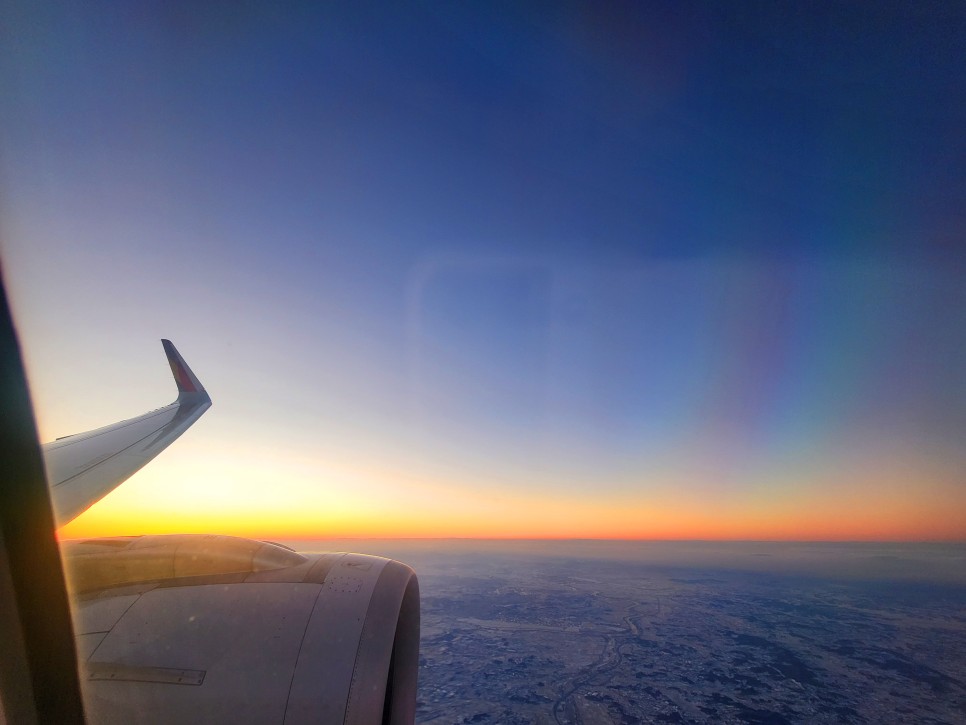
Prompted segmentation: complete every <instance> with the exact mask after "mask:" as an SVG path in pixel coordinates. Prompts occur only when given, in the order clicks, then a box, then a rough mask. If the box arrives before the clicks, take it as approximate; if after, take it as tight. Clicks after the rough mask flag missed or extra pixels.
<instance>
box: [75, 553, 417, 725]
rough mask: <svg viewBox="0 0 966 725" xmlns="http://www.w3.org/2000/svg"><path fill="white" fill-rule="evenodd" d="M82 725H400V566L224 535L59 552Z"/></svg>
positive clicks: (409, 698)
mask: <svg viewBox="0 0 966 725" xmlns="http://www.w3.org/2000/svg"><path fill="white" fill-rule="evenodd" d="M63 552H64V562H65V567H66V569H67V572H68V578H69V580H70V582H71V588H72V589H73V592H74V596H73V613H74V628H75V635H76V639H77V647H78V659H79V661H80V672H81V684H82V687H83V690H84V697H85V707H86V709H87V711H88V717H89V719H90V720H91V722H152V723H157V722H205V723H218V722H226V723H232V725H239V724H240V723H283V722H284V723H303V722H306V723H307V722H312V723H320V722H321V723H352V724H353V725H369V724H370V723H372V724H380V723H394V724H399V725H402V724H406V725H409V724H410V723H412V722H413V720H414V717H415V703H416V674H417V666H418V659H419V585H418V582H417V579H416V575H415V573H414V572H413V571H412V569H410V568H409V567H408V566H406V565H405V564H401V563H400V562H397V561H393V560H390V559H383V558H381V557H375V556H365V555H361V554H345V553H337V554H309V555H302V554H297V553H295V552H293V551H291V550H289V549H286V548H285V547H281V546H278V545H275V544H266V543H264V542H254V541H250V540H247V539H237V538H234V537H227V536H143V537H133V538H127V539H95V540H89V541H83V542H65V543H64V545H63Z"/></svg>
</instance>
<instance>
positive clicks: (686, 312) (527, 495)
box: [0, 0, 966, 540]
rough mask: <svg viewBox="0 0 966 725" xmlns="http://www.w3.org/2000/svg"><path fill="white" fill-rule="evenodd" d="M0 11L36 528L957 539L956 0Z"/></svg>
mask: <svg viewBox="0 0 966 725" xmlns="http://www.w3.org/2000/svg"><path fill="white" fill-rule="evenodd" d="M319 5H321V4H310V3H285V2H282V3H273V4H266V3H228V2H211V3H202V4H193V3H180V2H176V3H161V2H157V3H152V2H131V3H124V4H123V5H121V6H118V5H116V4H114V3H106V2H104V3H100V2H96V1H95V2H90V3H83V4H79V5H78V4H75V3H63V4H62V3H56V2H54V3H50V2H34V3H20V2H17V1H16V0H12V1H11V2H7V3H5V4H4V9H3V11H2V12H3V14H4V16H5V20H4V22H2V23H0V26H2V27H3V28H4V30H3V31H0V32H3V34H4V37H3V39H2V40H3V42H2V43H0V46H2V50H0V54H2V55H0V83H2V90H3V97H4V99H5V100H4V103H3V104H2V107H0V252H2V261H3V272H4V277H5V282H6V285H7V289H8V294H9V295H10V296H11V298H12V305H13V310H14V314H15V318H16V322H17V324H18V328H19V331H20V334H21V343H22V347H23V351H24V355H25V359H26V363H27V367H28V374H29V377H30V383H31V387H32V394H33V396H34V403H35V409H36V414H37V418H38V426H39V432H40V437H41V440H43V441H48V440H52V439H53V438H55V437H58V436H63V435H68V434H71V433H76V432H80V431H83V430H88V429H91V428H95V427H98V426H101V425H106V424H108V423H112V422H114V421H117V420H120V419H123V418H127V417H133V416H135V415H138V414H140V413H142V412H144V411H146V410H149V409H151V408H154V407H158V406H160V405H163V404H165V403H167V402H169V401H170V400H171V399H173V397H174V395H175V391H174V386H173V384H172V383H171V381H170V377H169V375H168V372H167V366H166V364H165V361H164V358H163V355H162V350H161V346H160V344H159V343H158V340H159V339H160V338H162V337H168V338H170V339H172V340H173V341H174V343H175V345H177V346H178V348H179V350H180V351H181V353H182V354H183V355H184V357H185V359H186V360H187V361H188V363H189V365H191V367H192V368H193V370H194V371H195V373H196V374H197V375H198V377H199V378H200V379H201V380H202V382H203V383H204V384H205V385H206V387H207V388H208V390H209V393H210V394H211V397H212V399H213V401H214V405H213V407H212V408H211V410H209V411H208V412H207V413H206V414H205V416H204V417H203V418H202V419H201V420H200V421H199V422H198V423H196V424H195V426H194V427H193V428H192V429H190V430H189V431H188V432H187V433H185V434H184V435H183V436H182V438H181V439H179V440H178V441H177V442H176V443H175V444H173V445H172V446H171V448H170V449H168V450H167V451H165V452H164V453H162V454H161V456H159V458H158V459H156V460H155V461H154V462H152V463H151V464H149V465H148V466H147V467H146V468H145V469H143V470H142V471H141V472H139V473H138V474H136V475H135V476H134V477H133V478H131V479H130V480H129V481H128V482H126V483H125V484H124V485H123V486H121V487H120V488H119V489H118V490H117V491H115V492H114V493H112V494H110V495H109V496H108V497H107V498H105V499H104V500H103V501H102V502H100V503H98V504H97V505H95V506H94V507H93V508H92V509H90V510H89V511H88V512H87V513H85V514H83V515H82V516H81V517H80V518H78V519H77V520H75V521H74V522H73V523H71V524H69V525H68V526H67V527H65V528H64V529H63V530H62V532H61V535H62V536H65V537H72V536H92V535H114V534H136V533H165V532H208V533H229V534H238V535H244V536H254V537H276V538H285V539H298V538H310V539H319V538H325V537H354V536H360V537H365V536H376V537H497V538H634V539H739V540H740V539H752V540H760V539H776V540H966V517H963V515H962V512H963V511H966V445H964V442H966V405H964V401H966V334H964V333H966V285H964V284H963V280H964V272H966V244H964V242H966V215H964V210H966V136H964V135H963V133H962V129H963V128H966V72H964V71H963V70H962V58H961V50H960V49H961V48H962V47H963V46H964V44H966V11H964V10H963V9H962V8H957V7H955V5H954V4H948V3H917V4H908V3H892V2H884V3H876V4H868V5H867V4H849V3H829V2H815V3H806V4H801V3H790V2H762V3H753V2H749V3H742V4H730V3H725V4H718V3H698V2H686V1H684V2H668V3H659V2H655V3H613V4H606V7H603V6H602V4H599V3H589V2H588V3H581V2H563V3H527V4H521V3H487V4H483V3H480V4H476V3H467V4H462V3H460V4H456V5H455V6H454V5H451V4H447V3H439V4H436V3H423V2H411V3H410V2H405V3H369V2H356V3H349V4H342V5H339V4H325V5H324V6H321V7H320V6H319Z"/></svg>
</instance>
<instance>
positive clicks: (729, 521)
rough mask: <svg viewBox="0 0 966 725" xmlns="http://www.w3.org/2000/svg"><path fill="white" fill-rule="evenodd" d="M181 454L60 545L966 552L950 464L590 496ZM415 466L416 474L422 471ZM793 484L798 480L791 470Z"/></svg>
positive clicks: (346, 466) (835, 469) (785, 470)
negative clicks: (827, 546)
mask: <svg viewBox="0 0 966 725" xmlns="http://www.w3.org/2000/svg"><path fill="white" fill-rule="evenodd" d="M361 459H362V457H361V456H358V457H349V456H347V457H346V458H344V459H341V460H339V459H335V458H326V459H325V460H322V459H319V458H313V457H305V456H300V455H298V453H297V451H295V450H284V449H274V448H271V449H269V448H266V449H258V448H256V447H254V446H253V447H249V448H247V449H246V450H244V451H239V450H238V448H237V447H234V446H229V445H219V444H218V443H217V442H215V443H214V444H212V442H211V441H210V440H208V441H198V440H192V439H190V438H186V439H185V440H183V441H179V445H177V446H174V447H173V448H172V449H170V451H168V452H166V453H165V454H164V455H163V456H162V457H161V458H160V459H159V460H158V461H157V462H153V463H152V464H150V465H148V466H147V467H145V468H144V469H142V470H141V471H140V472H138V473H137V474H135V475H134V476H133V477H132V478H131V479H129V480H128V481H126V482H125V483H124V484H123V485H121V486H120V487H119V488H118V489H116V490H115V491H114V492H112V493H111V494H109V495H108V496H107V497H105V498H104V499H103V500H101V501H100V502H98V503H97V504H95V505H94V506H93V507H92V508H90V509H89V510H88V511H87V512H85V513H84V514H82V515H81V516H79V517H78V518H77V519H75V520H74V521H72V522H70V523H69V524H67V525H66V526H64V527H63V528H62V529H61V530H60V531H59V533H58V536H59V538H61V539H76V538H94V537H102V536H131V535H139V534H190V533H196V534H225V535H233V536H242V537H246V538H254V539H274V540H279V539H281V540H289V541H298V540H301V541H311V540H316V541H317V540H322V539H348V538H351V539H480V540H511V539H515V540H520V539H529V540H564V539H570V540H573V539H589V540H621V541H722V542H724V541H787V542H790V541H800V542H809V541H812V542H819V541H830V542H831V541H836V542H847V541H855V542H860V541H865V542H887V541H895V542H917V541H922V542H926V541H929V542H961V541H966V519H964V518H963V516H962V515H961V514H962V511H964V510H966V487H964V486H962V485H961V483H960V481H959V478H958V475H959V472H958V469H957V468H956V467H955V466H951V465H948V464H940V463H934V462H930V461H916V462H915V465H912V464H911V463H909V462H908V461H904V463H905V465H900V463H902V462H901V461H899V459H898V458H889V457H887V456H883V457H881V459H880V460H878V461H877V462H876V463H875V465H874V466H873V465H871V464H870V463H869V459H868V458H863V459H861V460H859V459H857V460H855V461H842V460H838V461H828V462H826V463H825V464H824V467H822V466H817V465H811V466H810V467H809V468H807V469H803V470H795V467H794V466H792V465H789V464H782V465H776V466H774V467H771V468H769V469H762V470H760V471H752V472H751V474H749V475H748V476H742V477H741V478H740V480H735V479H734V478H732V479H728V478H725V477H722V478H721V479H720V480H719V481H716V482H715V481H713V480H712V482H711V483H709V476H708V475H707V474H706V473H704V472H702V471H701V470H698V471H697V472H694V471H688V470H686V469H674V468H671V467H664V468H662V467H661V466H659V465H658V464H656V463H655V464H653V466H652V468H650V469H648V470H646V472H644V473H642V474H640V476H639V477H637V478H634V479H632V480H615V479H611V480H608V481H606V482H601V483H599V484H596V485H594V484H591V483H589V482H584V481H581V482H574V481H570V480H567V481H563V482H561V481H560V480H556V479H553V478H551V477H544V478H543V479H540V478H536V477H532V478H526V479H523V478H521V479H520V480H514V479H503V480H491V479H488V478H486V477H484V476H483V475H482V474H480V473H477V472H475V471H465V472H464V471H458V472H457V473H458V474H460V475H453V474H451V473H450V472H449V471H440V470H434V469H432V468H430V467H429V464H426V463H421V462H416V463H413V462H411V461H405V460H397V461H391V460H390V459H388V458H387V459H385V460H383V461H379V462H378V463H376V464H374V463H371V462H369V461H366V462H365V463H360V460H361ZM420 466H422V468H420ZM799 468H802V467H799Z"/></svg>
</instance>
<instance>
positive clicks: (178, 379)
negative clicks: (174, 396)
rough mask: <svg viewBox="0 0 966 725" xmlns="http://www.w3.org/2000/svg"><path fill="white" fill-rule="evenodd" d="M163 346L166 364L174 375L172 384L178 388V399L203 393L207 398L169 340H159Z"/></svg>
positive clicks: (202, 387) (203, 389)
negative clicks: (166, 357) (166, 359)
mask: <svg viewBox="0 0 966 725" xmlns="http://www.w3.org/2000/svg"><path fill="white" fill-rule="evenodd" d="M161 344H162V345H163V346H164V354H165V355H167V356H168V364H169V365H170V366H171V374H172V375H174V382H175V383H176V384H177V386H178V397H181V396H182V395H186V394H192V393H203V394H205V395H206V396H207V392H206V391H205V386H204V385H202V384H201V381H200V380H198V378H197V376H196V375H195V374H194V373H193V372H191V368H189V367H188V363H186V362H185V361H184V358H183V357H181V353H179V352H178V350H177V348H175V346H174V345H172V344H171V340H161Z"/></svg>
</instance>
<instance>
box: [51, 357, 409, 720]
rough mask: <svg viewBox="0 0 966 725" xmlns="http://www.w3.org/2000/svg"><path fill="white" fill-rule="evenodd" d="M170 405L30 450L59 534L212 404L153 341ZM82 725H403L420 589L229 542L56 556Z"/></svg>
mask: <svg viewBox="0 0 966 725" xmlns="http://www.w3.org/2000/svg"><path fill="white" fill-rule="evenodd" d="M162 342H163V344H164V349H165V353H166V354H167V356H168V361H169V362H170V364H171V371H172V373H173V375H174V378H175V382H176V383H177V386H178V398H177V400H175V401H174V402H173V403H171V405H168V406H166V407H164V408H159V409H158V410H155V411H151V412H150V413H145V414H144V415H142V416H140V417H138V418H132V419H131V420H126V421H122V422H120V423H116V424H114V425H110V426H107V427H105V428H99V429H98V430H94V431H90V432H88V433H82V434H79V435H75V436H69V437H67V438H62V439H59V440H57V441H55V442H53V443H50V444H47V445H45V446H43V455H44V460H45V463H46V466H47V475H48V483H49V486H50V491H51V498H52V501H53V508H54V510H55V513H56V517H57V519H58V521H59V523H60V524H63V523H66V522H67V521H69V520H70V519H72V518H74V517H75V516H77V515H78V514H80V513H81V512H83V511H84V510H85V509H87V508H88V507H89V506H91V505H93V504H94V503H95V502H96V501H98V500H99V499H100V498H102V497H103V496H105V495H106V494H107V493H108V492H110V491H111V490H113V489H114V488H116V487H117V486H118V485H120V484H121V483H122V482H123V481H124V480H125V479H126V478H127V477H129V476H130V475H131V474H133V473H134V472H135V471H137V470H138V469H140V468H141V467H142V466H144V465H145V464H146V463H147V462H148V461H150V460H151V459H152V458H154V457H155V456H156V455H157V454H158V453H160V452H161V451H162V450H164V448H166V447H167V446H168V445H169V444H170V443H171V442H172V441H174V440H175V439H176V438H177V437H178V436H179V435H181V434H182V433H183V432H184V431H185V430H186V429H187V428H188V427H189V426H190V425H191V424H192V423H194V422H195V421H196V420H197V419H198V418H199V417H200V416H201V415H202V414H203V413H204V412H205V410H207V409H208V408H209V407H210V405H211V399H210V398H209V397H208V393H206V392H205V389H204V387H203V386H202V385H201V383H200V381H199V380H198V378H197V377H195V375H194V373H192V372H191V369H190V368H189V367H188V366H187V365H186V364H185V362H184V360H183V359H182V358H181V356H180V355H179V354H178V352H177V350H175V348H174V345H172V344H171V343H170V342H169V341H168V340H163V341H162ZM61 556H62V558H63V564H64V569H65V572H66V575H67V581H68V590H69V591H70V593H71V600H72V607H71V615H72V618H73V625H74V634H75V638H76V646H77V654H78V666H79V672H80V684H81V689H82V691H83V695H84V706H85V710H86V714H87V718H88V721H89V722H94V723H98V722H104V723H108V722H130V723H170V722H205V723H226V724H228V725H243V724H244V723H253V724H254V723H280V724H284V725H297V724H298V723H315V722H324V723H341V724H342V725H386V724H388V725H412V723H413V721H414V718H415V708H416V676H417V670H418V659H419V584H418V581H417V579H416V574H415V573H414V572H413V570H412V569H410V568H409V567H408V566H406V565H405V564H402V563H400V562H398V561H393V560H391V559H384V558H382V557H377V556H366V555H361V554H350V553H341V552H340V553H314V554H304V555H303V554H299V553H297V552H295V551H292V550H291V549H288V548H286V547H283V546H280V545H277V544H272V543H268V542H264V541H252V540H249V539H241V538H237V537H232V536H215V535H163V536H124V537H112V538H101V539H87V540H81V541H63V542H61Z"/></svg>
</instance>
